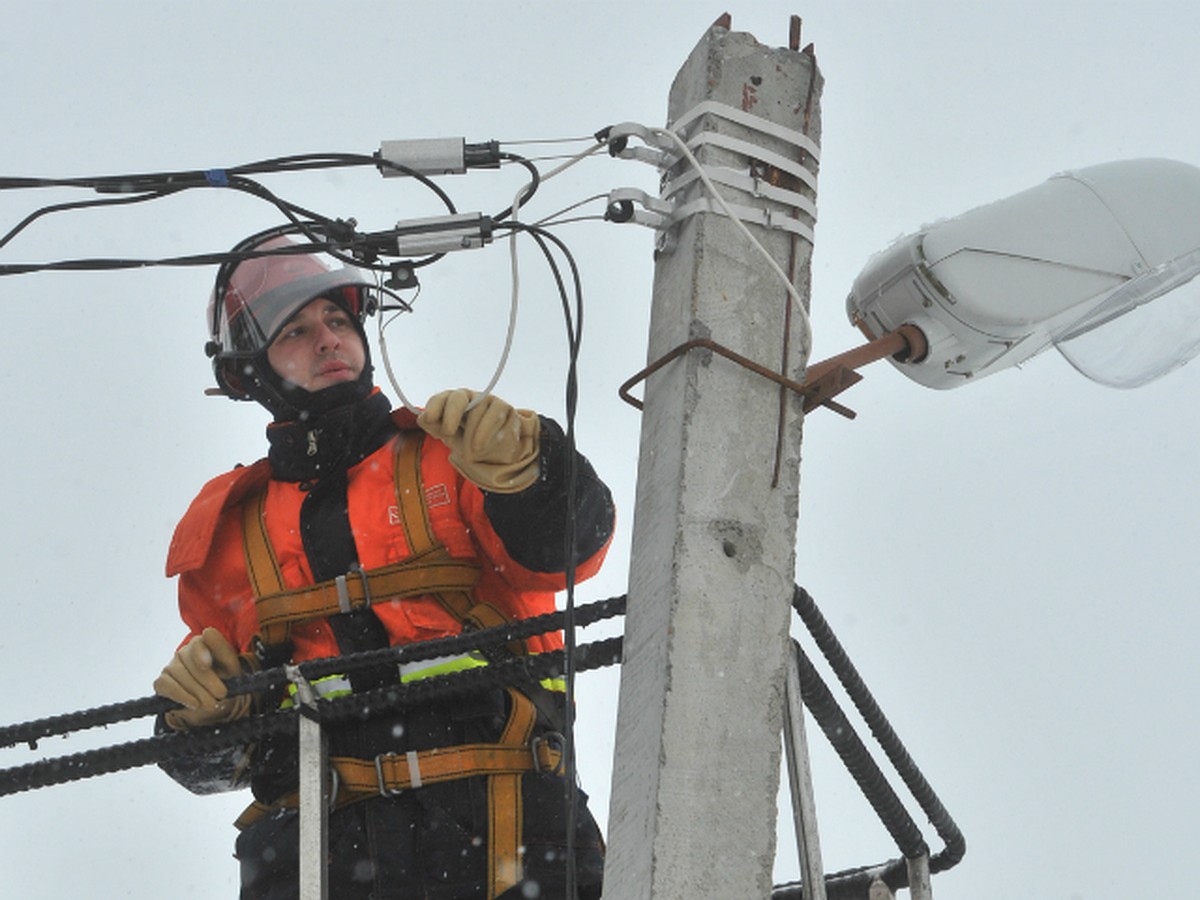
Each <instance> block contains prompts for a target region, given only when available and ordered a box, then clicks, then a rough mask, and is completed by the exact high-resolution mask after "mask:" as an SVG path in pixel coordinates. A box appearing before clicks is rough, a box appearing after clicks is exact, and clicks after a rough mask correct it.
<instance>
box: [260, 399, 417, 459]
mask: <svg viewBox="0 0 1200 900" xmlns="http://www.w3.org/2000/svg"><path fill="white" fill-rule="evenodd" d="M391 409H392V404H391V402H390V401H389V400H388V399H387V397H385V396H384V395H383V394H381V393H379V392H378V391H376V392H374V393H372V394H371V395H370V396H368V397H365V398H363V399H362V400H357V401H355V402H354V403H349V404H346V405H345V406H338V407H335V408H333V409H331V410H329V411H328V412H326V413H323V414H322V415H320V416H315V417H313V418H312V419H309V420H307V421H304V422H276V423H273V424H271V425H268V426H267V441H268V442H269V443H270V449H269V450H268V452H267V458H268V459H269V460H270V463H271V477H272V478H274V479H276V480H278V481H318V480H320V479H322V478H328V477H329V476H330V475H333V474H335V473H342V472H345V471H346V470H347V469H349V468H350V467H351V466H354V465H357V464H358V463H360V462H362V461H363V460H364V459H366V458H367V457H368V456H370V455H371V454H372V453H374V452H375V451H376V450H378V449H379V448H380V447H382V446H383V445H384V444H385V443H387V441H388V439H389V438H391V436H392V435H393V434H395V433H396V427H395V425H393V424H392V419H391Z"/></svg>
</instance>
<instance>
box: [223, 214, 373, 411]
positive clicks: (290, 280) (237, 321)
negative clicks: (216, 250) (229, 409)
mask: <svg viewBox="0 0 1200 900" xmlns="http://www.w3.org/2000/svg"><path fill="white" fill-rule="evenodd" d="M260 237H261V236H259V237H256V238H250V239H248V240H247V241H244V242H243V243H242V244H240V245H239V246H238V247H236V248H235V250H234V252H238V253H245V252H247V251H276V252H274V253H268V254H266V255H262V256H253V257H250V258H249V259H241V260H237V261H234V262H229V263H226V264H225V265H223V266H222V267H221V270H220V271H219V272H218V274H217V283H216V285H215V287H214V288H213V292H212V296H211V297H210V298H209V306H208V322H209V342H208V345H207V347H206V350H207V352H208V355H209V356H210V357H212V361H213V374H214V375H215V376H216V380H217V385H218V387H220V389H221V392H222V393H224V394H225V395H227V396H229V397H232V398H233V399H235V400H258V401H259V402H262V401H263V398H262V397H260V396H257V394H258V391H256V390H255V388H256V387H259V386H260V384H261V382H262V381H263V379H264V377H265V376H268V375H269V366H268V365H267V364H266V351H267V348H268V347H270V346H271V342H272V341H273V340H274V339H275V338H276V336H278V334H279V332H280V331H281V330H282V329H283V326H284V325H285V324H286V323H287V321H288V320H289V319H291V317H292V316H293V315H295V314H296V313H297V312H299V311H300V310H301V309H302V308H303V307H304V305H305V304H307V303H308V302H310V301H311V300H314V299H316V298H317V297H328V298H329V299H330V300H333V301H334V302H335V303H337V304H338V305H339V306H342V307H343V308H344V309H345V310H346V311H347V312H348V313H350V315H351V316H352V317H353V319H354V321H355V323H356V325H357V327H358V329H359V332H360V334H361V333H362V323H363V320H364V319H365V318H366V316H367V315H368V314H369V313H370V312H373V310H374V307H373V300H372V299H371V297H370V294H369V292H370V291H371V290H372V289H373V288H374V287H375V282H374V279H373V278H371V276H370V274H369V273H368V272H366V271H364V270H362V269H359V268H355V267H353V266H346V265H341V264H337V261H335V260H333V259H332V258H329V257H323V256H322V255H320V254H318V253H305V252H303V248H304V247H305V246H306V245H304V244H300V243H297V242H295V241H293V240H291V239H290V238H288V237H284V236H282V235H276V236H274V237H269V238H267V239H265V240H260V239H259V238H260ZM326 259H328V260H329V262H326ZM364 343H365V341H364ZM272 380H273V379H272Z"/></svg>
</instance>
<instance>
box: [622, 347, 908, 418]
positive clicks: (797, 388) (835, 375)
mask: <svg viewBox="0 0 1200 900" xmlns="http://www.w3.org/2000/svg"><path fill="white" fill-rule="evenodd" d="M690 350H711V351H712V352H713V353H716V354H717V355H718V356H723V357H725V358H726V359H728V360H730V361H731V362H735V363H737V364H738V365H739V366H741V367H742V368H745V369H749V370H750V371H751V372H754V373H755V374H756V375H761V376H762V377H763V378H766V379H767V380H769V381H773V382H774V383H775V384H778V385H782V386H783V387H785V388H787V389H788V390H790V391H792V392H793V393H796V394H799V395H800V396H801V397H803V398H804V412H805V414H807V413H809V412H811V411H812V410H814V409H816V408H817V407H818V406H824V407H826V408H828V409H830V410H832V411H833V412H835V413H837V414H838V415H841V416H845V417H846V418H847V419H853V418H854V417H855V415H856V413H855V412H854V410H852V409H849V408H847V407H845V406H843V405H842V404H840V403H835V402H834V401H833V398H834V397H836V396H837V395H838V394H840V393H842V392H843V391H845V390H847V389H848V388H851V387H853V386H854V385H856V384H858V382H860V381H862V375H860V374H858V372H857V371H855V370H856V369H858V368H860V367H861V366H864V365H866V364H867V363H870V362H874V361H875V360H878V359H883V358H884V357H885V356H892V357H895V358H897V359H901V360H913V361H914V362H915V361H919V360H920V359H922V358H923V357H924V355H925V352H926V340H925V335H924V334H923V333H922V332H921V331H920V329H918V328H916V327H915V326H913V325H902V326H901V327H900V328H898V329H896V330H895V331H892V332H889V333H888V334H885V335H883V336H882V337H880V338H876V339H874V340H872V341H870V342H869V343H867V344H864V345H863V346H861V347H857V348H855V349H854V350H849V351H847V352H845V353H840V354H838V355H837V356H834V357H831V358H830V359H827V360H825V361H823V362H819V363H815V364H813V365H812V366H809V368H808V377H807V378H806V379H805V381H804V382H803V383H801V382H799V381H794V380H793V379H791V378H788V377H786V376H784V375H780V374H779V373H778V372H775V371H772V370H771V369H768V368H767V367H766V366H763V365H760V364H759V363H756V362H755V361H754V360H752V359H749V358H748V357H745V356H742V355H741V354H740V353H737V352H736V351H734V350H730V349H729V348H728V347H726V346H724V345H722V344H718V343H717V342H716V341H714V340H711V339H709V338H693V339H692V340H690V341H685V342H684V343H682V344H680V345H679V346H678V347H675V348H674V349H673V350H670V351H668V352H667V353H665V354H664V355H662V356H660V357H659V358H658V359H657V360H655V361H654V362H652V363H651V364H650V365H648V366H646V368H644V369H642V370H641V371H640V372H638V373H637V374H635V375H633V376H632V377H630V378H629V379H628V380H626V381H625V383H624V384H622V385H621V387H620V388H618V389H617V393H618V394H619V395H620V397H621V399H622V400H624V401H625V402H626V403H628V404H629V405H630V406H632V407H634V408H635V409H643V408H644V404H643V403H642V401H641V400H638V399H637V398H636V397H634V396H633V395H632V394H630V393H629V392H630V390H631V389H632V388H633V387H634V385H636V384H638V383H640V382H642V381H645V380H646V379H647V378H649V377H650V376H651V375H653V374H654V373H655V372H657V371H658V370H659V369H661V368H662V367H663V366H665V365H666V364H667V363H669V362H671V361H673V360H675V359H678V358H679V357H681V356H683V355H684V354H685V353H687V352H688V351H690Z"/></svg>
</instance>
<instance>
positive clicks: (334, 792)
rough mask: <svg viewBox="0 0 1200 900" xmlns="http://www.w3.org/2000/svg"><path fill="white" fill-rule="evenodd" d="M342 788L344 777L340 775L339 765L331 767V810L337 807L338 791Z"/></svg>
mask: <svg viewBox="0 0 1200 900" xmlns="http://www.w3.org/2000/svg"><path fill="white" fill-rule="evenodd" d="M341 789H342V777H341V776H340V775H338V770H337V766H334V765H331V766H330V767H329V811H330V812H333V811H334V810H335V809H337V796H338V791H340V790H341Z"/></svg>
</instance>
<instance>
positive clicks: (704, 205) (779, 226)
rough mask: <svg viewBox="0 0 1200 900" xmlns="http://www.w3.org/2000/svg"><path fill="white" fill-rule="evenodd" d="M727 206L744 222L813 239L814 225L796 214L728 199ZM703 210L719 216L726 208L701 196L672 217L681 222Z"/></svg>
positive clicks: (807, 239) (809, 239)
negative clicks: (742, 203) (798, 217)
mask: <svg viewBox="0 0 1200 900" xmlns="http://www.w3.org/2000/svg"><path fill="white" fill-rule="evenodd" d="M726 206H728V207H729V209H730V210H731V211H732V212H733V214H734V215H735V216H737V218H738V219H740V220H741V221H743V222H749V223H750V224H751V225H761V226H762V227H763V228H772V229H776V230H778V231H790V232H791V233H792V234H795V235H798V236H799V237H802V238H804V239H805V240H806V241H808V242H809V243H812V241H813V230H812V226H810V225H807V224H806V223H804V222H803V221H801V220H800V219H797V218H795V217H794V216H790V215H786V214H782V213H780V212H778V211H772V210H769V209H759V208H758V207H757V206H741V205H739V204H737V203H730V202H729V201H726ZM702 212H710V213H716V214H717V215H719V216H723V215H725V210H724V209H723V208H722V207H721V206H720V204H718V203H716V202H715V201H713V200H711V199H709V198H708V197H701V198H699V199H697V200H693V201H692V202H691V203H688V204H686V205H684V206H681V207H680V208H679V209H677V210H675V214H674V215H673V216H672V219H673V220H674V221H677V222H681V221H683V220H684V219H686V218H688V216H694V215H695V214H696V213H702Z"/></svg>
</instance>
